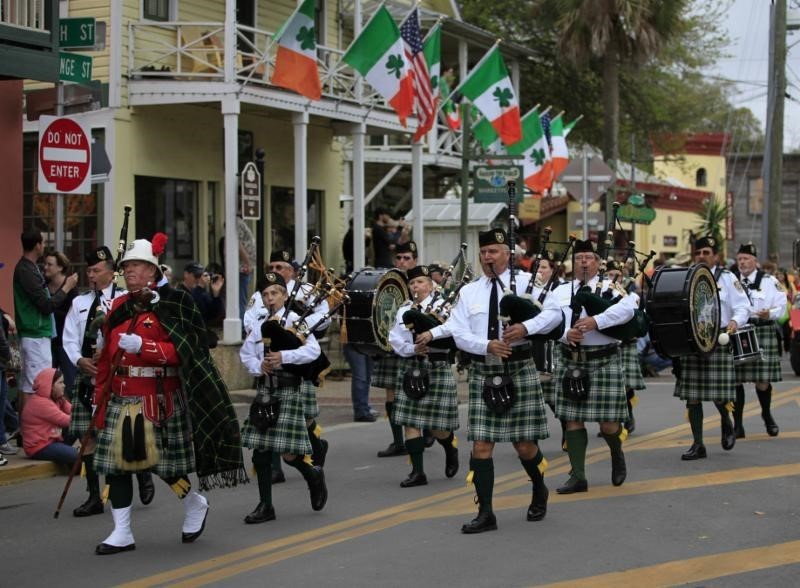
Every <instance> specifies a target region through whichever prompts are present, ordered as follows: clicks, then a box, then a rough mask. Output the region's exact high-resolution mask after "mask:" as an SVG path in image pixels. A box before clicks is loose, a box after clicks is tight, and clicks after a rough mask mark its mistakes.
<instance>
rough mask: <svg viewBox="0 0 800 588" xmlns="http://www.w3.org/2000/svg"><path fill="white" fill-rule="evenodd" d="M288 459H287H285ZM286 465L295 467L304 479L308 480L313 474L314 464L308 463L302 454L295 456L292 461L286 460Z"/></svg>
mask: <svg viewBox="0 0 800 588" xmlns="http://www.w3.org/2000/svg"><path fill="white" fill-rule="evenodd" d="M284 461H286V460H284ZM286 465H288V466H291V467H293V468H294V469H296V470H297V471H298V472H300V474H301V475H302V476H303V479H305V480H306V481H308V479H309V477H310V476H312V475H313V471H314V466H312V465H311V464H310V463H308V462H307V461H306V460H305V459H304V458H303V456H302V455H298V456H295V458H294V459H293V460H291V461H286Z"/></svg>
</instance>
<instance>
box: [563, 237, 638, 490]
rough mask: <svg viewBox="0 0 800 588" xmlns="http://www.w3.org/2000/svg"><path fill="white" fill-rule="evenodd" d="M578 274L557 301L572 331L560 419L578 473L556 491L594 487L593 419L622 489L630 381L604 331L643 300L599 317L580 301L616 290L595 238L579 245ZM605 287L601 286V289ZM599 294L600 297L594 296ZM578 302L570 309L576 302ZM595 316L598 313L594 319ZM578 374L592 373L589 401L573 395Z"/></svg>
mask: <svg viewBox="0 0 800 588" xmlns="http://www.w3.org/2000/svg"><path fill="white" fill-rule="evenodd" d="M573 251H574V262H575V265H574V270H573V274H574V276H575V278H576V279H573V280H572V281H571V282H569V283H566V284H562V285H561V286H559V287H558V288H556V290H555V291H554V292H553V297H554V298H556V300H557V301H558V305H559V306H560V307H561V309H562V310H563V311H564V315H565V316H566V318H567V325H568V327H569V328H567V329H565V331H564V335H563V336H562V337H561V345H560V346H559V347H560V349H559V350H558V351H557V352H556V353H560V354H561V357H560V358H559V364H558V371H557V372H556V374H555V376H554V379H555V381H556V411H555V412H556V417H558V418H559V419H563V420H564V421H566V434H565V437H566V442H567V453H568V455H569V462H570V465H571V466H572V470H571V472H570V475H569V479H568V480H567V482H566V483H565V484H564V485H563V486H561V487H559V488H557V489H556V492H558V493H559V494H573V493H575V492H586V491H587V490H588V489H589V483H588V481H587V479H586V468H585V464H586V446H587V443H588V439H587V433H586V427H585V426H584V423H585V422H587V421H590V422H597V423H600V431H601V433H602V435H603V438H604V439H605V440H606V443H607V444H608V447H609V449H610V451H611V483H612V484H614V486H620V485H621V484H622V483H623V482H624V481H625V478H626V476H627V468H626V465H625V455H624V453H623V451H622V438H623V427H622V425H621V424H620V423H622V421H624V420H625V419H626V418H627V416H628V407H627V404H626V402H625V400H626V397H625V382H624V380H623V379H622V378H620V377H619V375H620V373H622V363H621V360H620V353H619V340H618V339H615V338H613V337H611V336H609V335H606V334H604V333H603V332H601V329H607V328H609V327H614V326H618V325H623V324H625V323H627V322H628V321H630V320H631V319H632V318H633V314H634V310H635V309H636V304H637V299H636V297H634V296H623V297H622V298H621V299H619V300H618V301H617V302H616V303H615V304H612V305H610V306H609V307H608V308H607V309H606V310H604V311H603V312H599V313H589V312H587V308H586V304H585V303H579V300H578V298H577V297H575V293H577V292H578V291H582V290H581V289H582V288H585V287H588V291H589V292H590V293H598V290H599V296H600V297H601V298H602V295H603V292H605V291H606V290H608V289H609V288H611V287H612V285H611V282H610V281H608V280H604V281H602V282H600V276H598V270H599V268H600V256H599V255H598V254H597V253H596V251H595V247H594V243H592V242H591V241H589V240H586V241H575V248H574V250H573ZM598 286H599V288H598ZM590 295H595V294H590ZM573 300H574V302H575V303H577V304H573V305H572V306H570V304H571V302H573ZM591 314H593V315H591ZM575 370H578V371H580V372H582V374H584V375H588V378H589V381H588V384H586V383H584V384H583V387H584V388H588V394H587V395H586V396H585V397H581V396H573V397H568V394H567V392H565V386H566V387H567V389H569V383H570V382H569V380H567V381H566V382H565V380H566V379H567V378H570V377H572V375H573V374H574V372H575Z"/></svg>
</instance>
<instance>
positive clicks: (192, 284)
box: [178, 261, 225, 349]
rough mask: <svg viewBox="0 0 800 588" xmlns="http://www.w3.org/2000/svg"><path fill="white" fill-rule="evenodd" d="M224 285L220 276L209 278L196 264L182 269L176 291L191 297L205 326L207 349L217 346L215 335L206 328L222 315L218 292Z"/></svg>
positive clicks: (193, 263)
mask: <svg viewBox="0 0 800 588" xmlns="http://www.w3.org/2000/svg"><path fill="white" fill-rule="evenodd" d="M224 285H225V278H224V277H222V275H220V274H214V275H213V276H211V275H210V274H209V273H208V272H207V271H206V270H205V268H204V267H203V266H202V265H201V264H200V263H198V262H196V261H193V262H192V263H189V264H187V265H186V267H185V268H183V282H181V283H180V285H179V286H178V290H184V291H185V292H187V293H188V294H189V295H191V297H192V299H193V300H194V303H195V304H196V305H197V308H198V309H199V310H200V314H201V316H202V317H203V320H204V321H205V324H206V332H207V336H208V346H209V348H212V349H213V348H214V347H216V346H217V336H216V334H215V333H214V332H213V331H211V330H210V329H209V328H208V325H209V323H211V322H212V321H214V320H215V319H216V318H218V317H219V316H220V314H222V312H223V311H224V307H223V304H222V298H221V297H220V292H222V287H223V286H224Z"/></svg>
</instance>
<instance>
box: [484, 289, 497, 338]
mask: <svg viewBox="0 0 800 588" xmlns="http://www.w3.org/2000/svg"><path fill="white" fill-rule="evenodd" d="M499 334H500V326H499V324H498V321H497V280H496V279H494V278H492V294H491V296H489V326H488V328H487V329H486V337H487V338H488V339H490V340H491V339H497V338H498V336H499Z"/></svg>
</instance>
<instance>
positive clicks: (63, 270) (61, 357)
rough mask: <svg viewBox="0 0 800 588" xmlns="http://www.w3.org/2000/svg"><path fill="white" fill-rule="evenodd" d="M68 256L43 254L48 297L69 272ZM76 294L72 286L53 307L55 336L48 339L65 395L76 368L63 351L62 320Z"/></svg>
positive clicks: (57, 252)
mask: <svg viewBox="0 0 800 588" xmlns="http://www.w3.org/2000/svg"><path fill="white" fill-rule="evenodd" d="M69 269H70V262H69V258H68V257H67V256H66V255H64V254H63V253H62V252H61V251H50V252H49V253H45V256H44V272H43V273H44V279H45V281H46V282H47V290H48V291H49V292H50V297H51V298H52V297H54V296H55V295H56V293H57V292H58V291H59V290H60V289H61V288H62V287H63V286H64V283H65V282H66V281H67V274H69ZM77 295H78V289H77V288H73V289H72V290H70V291H69V294H67V296H66V298H64V299H63V301H62V302H61V303H60V304H58V305H57V306H56V307H55V308H53V317H55V319H56V336H55V337H53V338H52V339H50V354H51V355H52V356H53V367H54V368H57V369H59V370H61V373H62V374H64V383H65V384H66V386H67V397H69V395H70V394H72V384H73V382H75V374H76V372H77V368H76V367H75V366H74V365H73V364H72V362H71V361H70V360H69V358H68V357H67V354H66V353H65V352H64V339H63V337H64V320H65V319H66V318H67V313H68V312H69V309H70V307H71V306H72V301H73V300H74V299H75V297H76V296H77Z"/></svg>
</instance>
